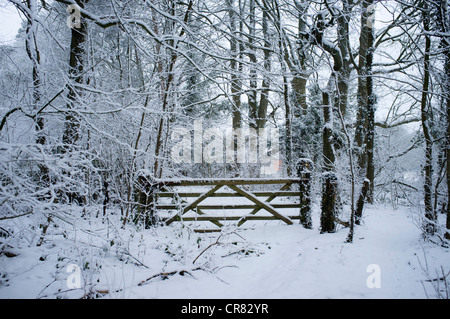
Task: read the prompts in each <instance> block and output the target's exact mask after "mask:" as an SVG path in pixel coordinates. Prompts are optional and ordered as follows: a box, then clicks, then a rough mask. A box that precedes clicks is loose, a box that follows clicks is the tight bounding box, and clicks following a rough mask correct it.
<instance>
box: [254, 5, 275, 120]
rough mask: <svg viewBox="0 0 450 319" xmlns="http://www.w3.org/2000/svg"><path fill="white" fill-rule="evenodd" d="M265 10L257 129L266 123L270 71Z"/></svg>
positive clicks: (264, 13) (265, 12) (268, 37)
mask: <svg viewBox="0 0 450 319" xmlns="http://www.w3.org/2000/svg"><path fill="white" fill-rule="evenodd" d="M267 10H268V9H267V8H263V18H262V30H263V35H264V48H263V52H264V74H263V80H262V83H261V87H262V89H261V96H260V100H259V107H258V119H257V121H256V126H257V127H258V128H263V127H264V126H265V125H266V121H267V109H268V106H269V91H270V74H269V72H270V70H271V62H270V56H271V44H270V36H269V32H268V28H269V27H268V20H269V18H268V12H267Z"/></svg>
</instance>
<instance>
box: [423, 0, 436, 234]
mask: <svg viewBox="0 0 450 319" xmlns="http://www.w3.org/2000/svg"><path fill="white" fill-rule="evenodd" d="M424 6H425V3H424V2H423V1H421V2H420V8H421V9H422V10H424V9H425V8H424ZM422 23H423V29H424V31H425V35H424V36H425V53H424V70H423V74H424V76H423V87H422V98H421V101H420V110H421V120H422V131H423V135H424V137H425V165H424V173H425V181H424V203H425V219H426V221H425V225H424V227H425V232H427V233H429V234H433V233H434V231H435V226H434V223H435V220H436V217H435V213H434V209H433V203H432V198H431V197H432V187H433V180H432V175H433V166H432V160H433V153H432V151H433V138H432V136H431V132H430V120H431V119H430V112H429V107H430V104H429V95H428V90H429V87H430V49H431V39H430V36H429V34H427V33H426V32H429V31H430V16H429V13H428V12H427V11H425V10H424V11H423V13H422Z"/></svg>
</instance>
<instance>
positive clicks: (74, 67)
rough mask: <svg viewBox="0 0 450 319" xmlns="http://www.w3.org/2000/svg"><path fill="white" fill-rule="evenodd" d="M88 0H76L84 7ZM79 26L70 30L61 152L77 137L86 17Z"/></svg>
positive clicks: (68, 147) (72, 143) (70, 146)
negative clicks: (68, 80)
mask: <svg viewBox="0 0 450 319" xmlns="http://www.w3.org/2000/svg"><path fill="white" fill-rule="evenodd" d="M88 2H89V0H77V1H76V3H77V5H79V6H80V8H82V9H84V7H85V5H86V4H87V3H88ZM80 20H81V21H80V27H79V28H77V27H73V28H72V30H71V42H70V53H69V79H70V83H69V92H68V95H67V99H68V103H67V109H68V110H69V111H68V113H67V115H66V119H65V128H64V133H63V137H62V142H63V152H66V151H69V150H70V149H71V148H72V147H73V146H74V145H75V143H76V142H77V141H78V138H79V128H80V120H79V119H78V117H77V116H76V114H75V112H74V111H72V110H75V104H76V99H77V98H79V97H80V96H81V89H80V85H82V84H83V83H84V75H83V71H84V63H85V62H84V57H85V45H86V35H87V22H86V19H85V18H84V17H83V16H81V17H80Z"/></svg>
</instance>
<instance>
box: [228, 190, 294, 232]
mask: <svg viewBox="0 0 450 319" xmlns="http://www.w3.org/2000/svg"><path fill="white" fill-rule="evenodd" d="M228 187H229V188H231V189H232V190H234V191H236V192H237V193H239V194H241V195H242V196H244V197H246V198H247V199H249V200H251V201H252V202H254V203H255V204H256V205H258V206H260V207H261V208H263V209H265V210H267V211H268V212H269V213H271V214H272V215H274V216H275V217H277V218H278V219H281V220H282V221H284V222H285V223H286V224H288V225H292V224H293V222H292V220H291V219H290V218H289V217H286V216H284V215H281V214H280V213H278V212H277V211H276V210H275V208H273V207H272V205H270V204H269V203H264V202H262V201H260V200H259V199H258V198H256V197H255V196H253V194H251V193H249V192H247V191H245V190H243V189H240V188H239V187H237V186H235V185H228Z"/></svg>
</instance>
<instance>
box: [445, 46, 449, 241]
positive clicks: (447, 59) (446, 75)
mask: <svg viewBox="0 0 450 319" xmlns="http://www.w3.org/2000/svg"><path fill="white" fill-rule="evenodd" d="M449 45H450V43H449V42H447V48H448V46H449ZM445 96H446V105H447V152H446V153H447V222H446V227H447V232H446V233H445V238H447V239H450V49H447V52H446V56H445Z"/></svg>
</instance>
